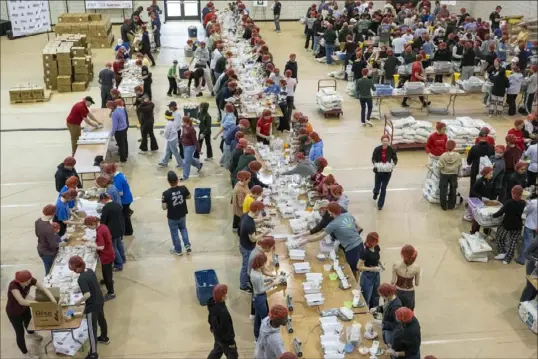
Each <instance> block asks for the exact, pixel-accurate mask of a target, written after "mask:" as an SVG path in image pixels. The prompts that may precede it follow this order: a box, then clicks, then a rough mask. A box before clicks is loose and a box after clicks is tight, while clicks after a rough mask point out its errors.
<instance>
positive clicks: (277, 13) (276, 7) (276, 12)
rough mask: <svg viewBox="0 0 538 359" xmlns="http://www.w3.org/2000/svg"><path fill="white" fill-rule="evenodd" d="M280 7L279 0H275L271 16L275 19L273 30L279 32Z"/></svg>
mask: <svg viewBox="0 0 538 359" xmlns="http://www.w3.org/2000/svg"><path fill="white" fill-rule="evenodd" d="M281 8H282V4H281V3H280V1H278V0H275V3H274V5H273V16H274V19H275V31H276V32H280V9H281Z"/></svg>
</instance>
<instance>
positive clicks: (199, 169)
mask: <svg viewBox="0 0 538 359" xmlns="http://www.w3.org/2000/svg"><path fill="white" fill-rule="evenodd" d="M203 166H204V164H203V163H200V168H198V172H197V173H200V171H201V170H202V167H203Z"/></svg>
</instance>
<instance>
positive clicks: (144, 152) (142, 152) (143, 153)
mask: <svg viewBox="0 0 538 359" xmlns="http://www.w3.org/2000/svg"><path fill="white" fill-rule="evenodd" d="M138 154H139V155H147V154H148V151H138Z"/></svg>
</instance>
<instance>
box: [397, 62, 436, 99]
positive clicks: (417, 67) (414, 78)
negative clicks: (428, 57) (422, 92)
mask: <svg viewBox="0 0 538 359" xmlns="http://www.w3.org/2000/svg"><path fill="white" fill-rule="evenodd" d="M419 81H423V82H425V81H426V75H425V74H424V68H423V67H422V55H417V58H416V60H415V62H413V65H411V79H410V80H409V82H419ZM418 98H419V99H420V102H422V107H427V106H429V105H430V101H428V102H426V100H425V99H424V96H419V97H418ZM407 99H408V98H407V97H404V98H403V101H402V107H409V105H408V104H407Z"/></svg>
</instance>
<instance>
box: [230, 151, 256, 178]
mask: <svg viewBox="0 0 538 359" xmlns="http://www.w3.org/2000/svg"><path fill="white" fill-rule="evenodd" d="M253 161H256V151H254V149H253V148H251V147H246V148H245V149H244V150H243V154H242V155H241V156H240V157H239V159H238V160H237V164H236V165H235V168H234V169H232V168H230V173H231V175H230V177H231V180H232V186H235V183H236V182H237V174H238V173H239V171H246V170H248V164H249V163H250V162H253ZM230 167H231V166H230Z"/></svg>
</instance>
